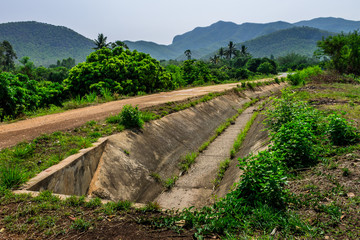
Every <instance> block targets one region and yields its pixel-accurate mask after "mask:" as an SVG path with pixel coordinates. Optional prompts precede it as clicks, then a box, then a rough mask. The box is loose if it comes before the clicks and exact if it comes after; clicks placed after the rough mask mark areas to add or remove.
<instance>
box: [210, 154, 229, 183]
mask: <svg viewBox="0 0 360 240" xmlns="http://www.w3.org/2000/svg"><path fill="white" fill-rule="evenodd" d="M230 162H231V160H230V159H226V160H224V161H222V162H220V164H219V170H218V173H217V175H216V178H215V179H214V181H213V184H214V187H215V188H217V187H218V186H219V184H220V182H221V180H222V179H223V178H224V175H225V172H226V170H227V169H228V168H229V166H230Z"/></svg>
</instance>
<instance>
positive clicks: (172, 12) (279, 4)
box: [0, 0, 360, 45]
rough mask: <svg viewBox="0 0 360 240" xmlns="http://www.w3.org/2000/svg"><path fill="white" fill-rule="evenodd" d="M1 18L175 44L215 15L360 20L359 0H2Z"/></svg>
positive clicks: (216, 17) (271, 19)
mask: <svg viewBox="0 0 360 240" xmlns="http://www.w3.org/2000/svg"><path fill="white" fill-rule="evenodd" d="M0 8H1V14H0V23H6V22H17V21H38V22H44V23H49V24H53V25H57V26H65V27H68V28H70V29H72V30H74V31H76V32H78V33H80V34H81V35H84V36H85V37H87V38H90V39H95V38H97V35H98V33H103V34H104V35H105V36H107V37H108V41H115V40H121V41H124V40H131V41H136V40H145V41H152V42H156V43H159V44H166V45H167V44H171V42H172V39H173V37H174V36H176V35H180V34H183V33H185V32H188V31H191V30H193V29H194V28H195V27H205V26H209V25H211V24H213V23H215V22H217V21H220V20H222V21H230V22H234V23H237V24H241V23H244V22H254V23H267V22H275V21H286V22H290V23H294V22H298V21H301V20H310V19H313V18H317V17H341V18H345V19H348V20H356V21H359V20H360V14H359V9H360V1H359V0H341V1H339V0H297V1H295V0H246V1H244V0H176V1H175V0H0Z"/></svg>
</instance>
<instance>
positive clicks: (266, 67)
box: [256, 62, 274, 74]
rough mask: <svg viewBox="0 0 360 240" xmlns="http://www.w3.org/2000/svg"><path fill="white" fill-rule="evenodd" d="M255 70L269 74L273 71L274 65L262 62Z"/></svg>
mask: <svg viewBox="0 0 360 240" xmlns="http://www.w3.org/2000/svg"><path fill="white" fill-rule="evenodd" d="M256 71H257V72H260V73H263V74H270V73H273V72H274V67H273V65H271V63H269V62H263V63H261V64H260V65H259V67H258V68H257V70H256Z"/></svg>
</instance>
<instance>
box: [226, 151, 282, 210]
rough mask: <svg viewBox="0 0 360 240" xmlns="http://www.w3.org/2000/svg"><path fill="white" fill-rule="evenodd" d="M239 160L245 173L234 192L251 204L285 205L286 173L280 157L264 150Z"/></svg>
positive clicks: (279, 206) (278, 206)
mask: <svg viewBox="0 0 360 240" xmlns="http://www.w3.org/2000/svg"><path fill="white" fill-rule="evenodd" d="M239 162H240V168H241V169H242V170H244V173H243V175H242V178H241V181H240V183H239V185H238V187H237V188H236V190H235V191H234V192H233V193H232V194H236V195H237V197H238V198H243V199H245V200H246V202H248V203H249V204H251V205H254V204H257V203H259V202H261V203H262V204H267V205H269V206H272V207H276V208H282V207H284V206H285V204H284V203H285V202H286V197H287V194H286V191H285V189H284V185H285V180H286V174H285V171H284V168H283V166H282V163H281V159H280V158H277V156H276V155H274V154H273V153H271V152H269V151H263V152H259V153H258V155H250V156H249V157H247V158H244V159H239Z"/></svg>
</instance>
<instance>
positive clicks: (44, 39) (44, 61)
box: [0, 22, 94, 66]
mask: <svg viewBox="0 0 360 240" xmlns="http://www.w3.org/2000/svg"><path fill="white" fill-rule="evenodd" d="M3 40H7V41H9V42H10V43H11V45H12V46H13V47H14V49H15V52H16V54H17V56H18V59H20V58H22V57H23V56H28V57H30V60H31V61H33V62H34V63H35V64H36V65H44V66H47V65H50V64H54V63H56V61H57V60H58V59H59V60H61V59H64V58H69V57H72V58H74V59H75V60H76V62H77V63H78V62H82V61H85V59H86V56H87V55H89V54H90V53H91V52H92V51H93V50H92V49H91V48H92V47H94V44H93V42H92V40H90V39H87V38H86V37H84V36H82V35H80V34H78V33H76V32H75V31H73V30H71V29H69V28H66V27H60V26H54V25H50V24H46V23H38V22H14V23H3V24H0V41H3Z"/></svg>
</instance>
